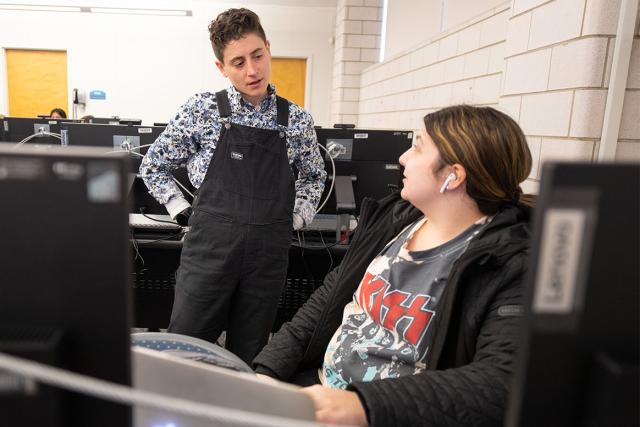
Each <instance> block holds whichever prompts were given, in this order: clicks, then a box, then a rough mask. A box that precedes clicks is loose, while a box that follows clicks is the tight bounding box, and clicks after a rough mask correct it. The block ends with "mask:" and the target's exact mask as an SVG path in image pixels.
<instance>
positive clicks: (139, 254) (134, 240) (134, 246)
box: [129, 228, 145, 266]
mask: <svg viewBox="0 0 640 427" xmlns="http://www.w3.org/2000/svg"><path fill="white" fill-rule="evenodd" d="M129 233H130V234H131V243H132V244H133V249H135V251H136V256H135V258H133V261H134V262H135V261H136V260H137V259H138V258H140V260H142V265H143V266H144V265H145V262H144V258H143V257H142V254H141V253H140V248H139V247H138V240H137V239H136V236H135V235H134V234H133V230H132V229H131V228H130V229H129Z"/></svg>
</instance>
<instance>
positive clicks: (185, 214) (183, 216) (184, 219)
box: [175, 206, 193, 227]
mask: <svg viewBox="0 0 640 427" xmlns="http://www.w3.org/2000/svg"><path fill="white" fill-rule="evenodd" d="M192 213H193V209H191V206H189V207H188V208H185V209H183V210H182V211H181V212H180V213H179V214H178V215H176V217H175V220H176V222H177V223H178V224H179V225H181V226H183V227H186V226H187V225H189V218H190V217H191V214H192Z"/></svg>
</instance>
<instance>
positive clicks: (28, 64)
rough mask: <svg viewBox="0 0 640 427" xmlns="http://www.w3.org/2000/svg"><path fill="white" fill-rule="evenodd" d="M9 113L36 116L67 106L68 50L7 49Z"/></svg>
mask: <svg viewBox="0 0 640 427" xmlns="http://www.w3.org/2000/svg"><path fill="white" fill-rule="evenodd" d="M6 57H7V83H8V84H7V86H8V89H9V115H10V116H15V117H36V116H38V115H40V114H49V112H50V111H51V110H52V109H54V108H62V109H63V110H65V112H66V113H67V116H69V111H67V108H68V106H69V101H68V97H67V95H68V89H67V52H66V51H52V50H24V49H7V50H6Z"/></svg>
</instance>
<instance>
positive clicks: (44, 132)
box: [13, 128, 62, 150]
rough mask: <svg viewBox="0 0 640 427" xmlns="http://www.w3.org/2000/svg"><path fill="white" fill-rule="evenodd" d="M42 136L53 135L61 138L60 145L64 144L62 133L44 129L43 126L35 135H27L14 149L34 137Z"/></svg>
mask: <svg viewBox="0 0 640 427" xmlns="http://www.w3.org/2000/svg"><path fill="white" fill-rule="evenodd" d="M41 136H52V137H54V138H58V139H59V140H60V145H62V135H60V134H59V133H53V132H48V131H46V130H42V128H41V129H40V130H39V131H38V132H36V133H34V134H33V135H29V136H28V137H26V138H25V139H23V140H22V141H20V142H18V143H17V144H16V145H15V146H14V147H13V150H15V149H16V148H18V147H20V146H21V145H23V144H25V143H27V142H29V141H31V140H32V139H33V138H38V137H41Z"/></svg>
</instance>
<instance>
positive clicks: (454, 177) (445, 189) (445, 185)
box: [440, 172, 458, 193]
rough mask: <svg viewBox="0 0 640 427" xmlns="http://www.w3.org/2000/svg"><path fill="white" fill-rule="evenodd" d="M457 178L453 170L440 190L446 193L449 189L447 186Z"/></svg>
mask: <svg viewBox="0 0 640 427" xmlns="http://www.w3.org/2000/svg"><path fill="white" fill-rule="evenodd" d="M457 178H458V177H457V176H456V174H455V173H453V172H451V173H450V174H449V175H447V177H446V178H445V180H444V184H442V187H440V192H441V193H444V192H445V191H447V188H448V187H449V183H450V182H451V181H455V180H456V179H457Z"/></svg>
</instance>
